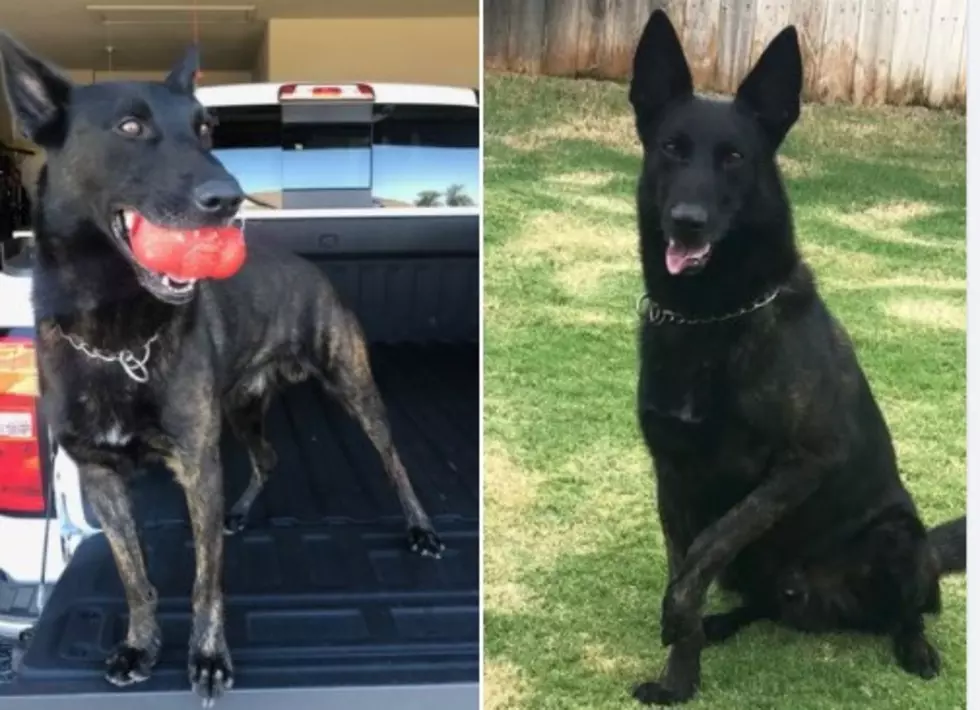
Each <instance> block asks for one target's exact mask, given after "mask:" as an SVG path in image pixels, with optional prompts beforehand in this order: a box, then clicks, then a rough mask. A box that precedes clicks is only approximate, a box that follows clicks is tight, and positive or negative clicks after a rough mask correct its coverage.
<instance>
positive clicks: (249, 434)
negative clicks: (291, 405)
mask: <svg viewBox="0 0 980 710" xmlns="http://www.w3.org/2000/svg"><path fill="white" fill-rule="evenodd" d="M270 399H271V395H270V393H269V391H266V392H263V393H262V394H261V395H258V396H255V397H250V398H248V399H246V400H245V401H244V402H242V403H240V404H236V405H235V407H234V408H233V409H232V408H229V409H228V410H227V411H226V412H225V416H226V417H227V420H228V426H229V427H230V429H231V430H232V432H233V433H234V434H235V436H236V437H237V438H238V439H239V440H240V441H241V442H242V444H244V445H245V449H246V450H247V451H248V458H249V462H250V463H251V466H252V475H251V476H250V477H249V481H248V487H247V488H246V489H245V491H244V492H243V493H242V495H241V497H240V498H239V499H238V500H237V501H236V502H235V504H234V505H233V506H232V508H231V510H230V511H229V512H228V515H227V516H226V517H225V534H227V535H234V534H235V533H239V532H241V531H242V530H243V529H244V528H245V524H246V522H247V520H248V514H249V511H250V510H251V509H252V504H253V503H255V499H256V498H258V496H259V493H261V492H262V489H263V488H264V487H265V482H266V481H267V480H268V478H269V473H270V472H271V471H272V469H273V468H275V467H276V452H275V450H273V448H272V444H270V443H269V442H268V440H267V439H266V438H265V414H266V410H267V409H268V406H269V400H270Z"/></svg>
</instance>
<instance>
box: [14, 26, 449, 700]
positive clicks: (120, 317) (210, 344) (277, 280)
mask: <svg viewBox="0 0 980 710" xmlns="http://www.w3.org/2000/svg"><path fill="white" fill-rule="evenodd" d="M0 55H2V57H3V60H4V61H3V74H4V78H5V80H6V91H7V98H8V101H9V105H10V106H11V107H12V111H13V113H14V117H15V118H16V120H17V122H18V123H19V126H20V128H21V130H22V131H23V133H24V134H25V135H26V136H28V137H29V138H30V139H32V140H33V141H34V142H35V143H36V144H38V145H39V146H41V147H42V148H43V149H44V150H45V152H46V157H47V162H46V165H45V167H44V169H43V171H42V172H41V175H40V178H39V184H38V190H37V194H38V199H37V205H36V214H35V225H34V227H35V236H36V247H37V257H36V264H35V267H34V280H33V301H34V306H35V312H36V315H37V325H38V331H39V336H38V342H37V352H38V360H39V368H40V378H41V385H42V392H43V395H42V397H43V406H44V410H45V412H46V415H47V420H48V422H49V423H50V426H51V429H52V431H53V434H54V437H55V439H56V441H57V444H58V445H59V446H61V447H63V448H64V449H65V451H66V452H67V453H68V454H69V455H70V456H71V457H72V459H74V461H75V462H76V463H77V464H78V467H79V471H80V474H81V479H82V482H83V486H84V489H85V492H86V495H87V497H88V499H89V501H90V502H91V504H92V506H93V508H94V510H95V512H96V514H97V516H98V518H99V520H100V521H101V523H102V528H103V530H104V532H105V536H106V539H107V540H108V543H109V545H110V546H111V548H112V553H113V555H114V557H115V561H116V565H117V567H118V570H119V574H120V577H121V579H122V582H123V586H124V587H125V591H126V598H127V601H128V605H129V629H128V632H127V634H126V638H125V640H124V641H123V642H122V643H121V644H120V645H119V646H118V647H117V648H116V649H115V650H114V651H113V652H112V654H111V656H110V657H109V659H108V661H107V663H108V670H107V672H106V678H107V679H108V680H109V681H110V682H111V683H113V684H115V685H118V686H124V685H128V684H131V683H136V682H139V681H143V680H146V679H147V678H148V677H149V674H150V670H151V668H152V667H153V665H154V663H155V662H156V660H157V656H158V653H159V650H160V631H159V627H158V625H157V621H156V618H155V611H156V603H157V595H156V591H155V590H154V587H153V584H152V583H151V582H150V580H149V579H148V578H147V572H146V565H145V562H144V558H143V552H142V551H141V547H140V541H139V538H138V535H137V524H136V521H135V520H134V519H133V511H132V506H131V502H130V496H129V493H128V491H127V479H129V478H130V476H131V475H132V474H133V473H134V472H135V470H136V469H137V467H138V466H139V465H140V464H141V463H142V462H144V461H145V460H147V459H151V458H152V459H157V460H162V461H163V462H164V463H165V464H166V465H167V466H168V467H169V468H170V470H171V471H172V472H173V475H174V476H175V478H176V480H177V482H178V483H179V484H180V485H181V486H182V487H183V489H184V492H185V494H186V499H187V507H188V511H189V517H190V523H191V528H192V531H193V537H194V549H195V557H196V577H195V581H194V589H193V623H192V633H191V638H190V659H189V674H190V681H191V684H192V686H193V687H194V689H195V690H196V692H197V693H198V694H200V695H201V696H202V697H203V698H204V702H205V704H206V705H207V704H210V702H212V701H213V700H214V699H215V698H216V697H218V696H220V695H221V693H222V692H223V690H225V689H227V688H230V687H231V685H232V678H233V675H232V673H233V671H232V661H231V657H230V655H229V652H228V646H227V644H226V641H225V634H224V605H223V600H222V593H221V566H222V540H223V536H222V524H223V519H224V514H225V510H224V499H223V495H222V471H221V467H220V463H219V457H218V440H219V436H220V433H221V422H222V415H225V416H226V418H227V421H228V422H229V425H230V427H231V429H232V430H233V431H234V433H235V434H237V435H238V437H239V438H241V439H242V441H243V442H244V444H245V445H246V447H247V449H248V452H249V454H250V458H251V462H252V472H253V475H252V478H251V481H250V484H249V486H248V488H247V490H246V491H245V493H244V494H243V495H242V497H241V499H240V500H239V501H238V502H237V503H235V505H234V506H233V508H232V510H231V514H230V516H229V519H228V520H227V523H226V527H227V528H229V529H230V531H232V532H233V531H235V530H238V529H240V528H241V526H242V525H243V524H244V521H245V518H246V516H247V514H248V511H249V508H250V507H251V505H252V503H253V501H254V500H255V498H256V496H257V495H258V494H259V491H260V490H261V489H262V486H263V483H264V481H265V479H266V475H267V473H268V472H269V470H270V469H271V468H272V467H273V465H274V462H275V454H274V452H273V450H272V448H271V447H270V445H269V443H268V442H267V441H266V438H265V436H264V433H263V420H264V416H265V412H266V407H267V405H268V404H269V400H270V397H271V396H272V394H273V393H274V391H275V387H274V386H275V385H276V384H281V383H282V382H284V381H285V382H295V381H298V380H302V379H304V378H306V377H313V378H315V379H316V380H319V381H320V382H321V383H322V385H323V386H324V387H325V388H326V390H327V391H328V392H330V393H331V394H332V395H335V396H336V397H337V398H338V399H339V400H340V401H341V402H342V403H343V405H344V406H345V407H346V409H347V411H348V412H349V413H350V414H351V415H352V416H353V417H354V418H355V419H356V420H357V421H358V422H359V423H360V425H361V426H362V427H363V429H364V431H365V432H366V433H367V435H368V437H369V438H370V439H371V441H372V443H373V444H374V446H375V447H376V448H377V450H378V452H379V453H380V455H381V459H382V461H383V464H384V468H385V470H386V471H387V474H388V477H389V478H390V479H391V481H392V483H393V484H394V486H395V488H396V490H397V492H398V496H399V498H400V501H401V504H402V508H403V510H404V513H405V516H406V519H407V523H408V529H409V543H410V545H411V547H412V549H413V550H415V551H417V552H420V553H421V554H423V555H433V556H439V554H440V552H441V551H442V549H443V545H442V543H441V542H440V540H439V538H438V536H437V535H436V533H435V531H434V530H433V528H432V525H431V523H430V521H429V518H428V516H427V515H426V513H425V511H424V510H423V508H422V505H421V504H420V503H419V500H418V498H417V497H416V495H415V493H414V491H413V489H412V485H411V483H410V482H409V479H408V476H407V474H406V472H405V469H404V467H403V466H402V463H401V461H400V459H399V456H398V453H397V452H396V450H395V446H394V444H393V443H392V438H391V435H390V433H389V426H388V422H387V418H386V413H385V407H384V405H383V403H382V401H381V398H380V397H379V395H378V392H377V389H376V387H375V384H374V381H373V378H372V374H371V368H370V365H369V361H368V351H367V348H366V346H365V341H364V337H363V335H362V332H361V329H360V327H359V325H358V323H357V321H356V320H355V318H354V316H353V315H352V314H351V313H350V312H349V311H348V310H347V309H346V308H344V307H343V306H342V305H341V303H340V302H339V301H338V299H337V296H336V295H335V293H334V291H333V289H332V288H331V286H330V284H329V283H328V282H327V280H326V279H325V278H324V276H323V275H322V273H321V272H320V271H319V270H318V269H317V268H316V267H315V266H314V265H313V264H312V263H310V262H307V261H305V260H303V259H302V258H300V257H298V256H294V255H291V254H283V253H278V252H272V251H267V250H265V249H262V250H260V249H259V248H255V247H254V246H253V248H252V249H250V252H249V257H248V259H247V261H246V263H245V265H244V267H243V268H242V269H241V271H239V272H238V273H237V274H236V275H234V276H233V277H231V278H229V279H227V280H223V281H200V282H197V283H195V282H183V283H182V282H178V281H175V280H174V279H172V278H169V277H167V276H164V275H161V274H157V273H154V272H151V271H149V270H147V269H146V268H144V267H143V266H141V265H140V264H139V263H138V262H137V261H136V259H135V258H134V256H133V252H132V250H131V248H130V242H129V232H128V226H129V224H130V216H131V215H132V214H133V213H134V212H135V213H139V214H141V215H143V217H145V218H146V219H148V220H149V221H150V222H152V223H155V224H158V225H163V226H165V227H171V228H176V229H194V228H201V227H207V226H215V225H225V224H227V223H228V222H229V221H230V220H231V219H232V218H233V217H234V215H235V214H236V213H237V211H238V208H239V206H240V204H241V202H242V199H243V197H244V195H243V193H242V190H241V188H240V186H239V184H238V183H237V181H236V180H235V179H234V178H233V177H232V176H231V175H230V174H229V173H228V172H227V171H226V170H225V169H224V168H223V167H222V165H221V164H220V162H219V161H218V160H217V159H216V158H215V157H214V156H213V155H212V153H211V152H210V142H211V126H212V121H211V119H210V117H209V116H208V113H207V111H206V110H205V109H204V108H203V107H202V106H201V104H199V103H198V102H197V100H196V99H195V98H194V77H195V74H196V69H197V64H198V61H197V53H196V51H195V50H191V51H189V52H188V53H187V54H186V56H185V57H183V59H182V60H181V61H180V62H178V64H177V65H176V66H175V67H174V68H173V70H172V71H171V73H170V74H169V75H168V76H167V77H166V80H165V81H163V82H105V83H97V84H93V85H87V86H80V85H74V84H73V83H72V82H71V81H70V80H69V79H67V78H66V77H64V76H63V75H62V74H61V73H60V72H58V71H57V70H55V69H54V68H52V67H51V66H49V65H48V64H47V63H45V62H44V61H42V60H41V59H39V58H37V57H35V56H33V55H32V54H31V53H30V52H28V51H27V50H26V49H25V48H24V47H23V46H21V45H20V44H18V43H17V42H15V41H14V40H12V39H11V38H10V37H8V36H6V35H3V34H0Z"/></svg>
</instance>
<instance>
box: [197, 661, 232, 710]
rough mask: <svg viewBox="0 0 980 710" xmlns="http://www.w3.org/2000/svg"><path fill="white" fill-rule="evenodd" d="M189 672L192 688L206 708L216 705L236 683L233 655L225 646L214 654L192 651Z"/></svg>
mask: <svg viewBox="0 0 980 710" xmlns="http://www.w3.org/2000/svg"><path fill="white" fill-rule="evenodd" d="M187 670H188V673H189V675H190V680H191V687H192V688H193V689H194V692H196V693H197V694H198V696H199V697H200V698H201V701H202V705H203V706H204V707H206V708H209V707H211V706H212V705H214V702H215V701H216V700H217V699H218V698H220V697H221V695H222V694H223V693H224V692H225V691H226V690H231V686H232V685H234V682H235V675H234V670H233V668H232V664H231V654H230V653H228V649H227V648H226V647H224V646H222V647H221V648H220V649H219V650H218V651H216V652H214V653H206V652H204V651H201V650H197V651H191V657H190V661H189V663H188V669H187Z"/></svg>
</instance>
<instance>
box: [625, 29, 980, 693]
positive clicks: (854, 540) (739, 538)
mask: <svg viewBox="0 0 980 710" xmlns="http://www.w3.org/2000/svg"><path fill="white" fill-rule="evenodd" d="M802 83H803V69H802V60H801V57H800V48H799V45H798V41H797V35H796V32H795V30H794V29H793V28H786V29H784V30H783V31H782V32H781V33H779V34H778V35H777V36H776V37H775V39H773V40H772V42H771V43H770V44H769V46H768V47H767V48H766V50H765V51H764V52H763V54H762V56H761V57H760V58H759V60H758V63H757V64H756V65H755V67H754V68H753V69H752V70H751V71H750V72H749V74H748V75H747V76H746V78H745V79H744V81H743V82H742V84H741V86H740V87H739V89H738V92H737V93H736V96H735V99H734V100H733V101H712V100H707V99H704V98H699V97H696V96H695V95H694V91H693V85H692V80H691V72H690V70H689V68H688V65H687V62H686V60H685V58H684V54H683V50H682V48H681V45H680V42H679V40H678V38H677V34H676V33H675V31H674V29H673V27H672V26H671V24H670V21H669V20H668V19H667V16H666V14H664V13H663V12H662V11H659V10H658V11H656V12H655V13H654V14H653V15H652V16H651V18H650V20H649V22H648V24H647V26H646V28H645V30H644V32H643V35H642V37H641V39H640V42H639V45H638V46H637V49H636V55H635V59H634V68H633V78H632V83H631V85H630V93H629V98H630V102H631V103H632V105H633V109H634V111H635V114H636V126H637V131H638V133H639V137H640V141H641V143H642V146H643V169H642V173H641V176H640V181H639V187H638V190H637V209H638V222H639V232H640V253H641V262H642V270H643V279H644V284H645V286H646V296H645V298H644V300H643V301H642V303H643V308H642V322H641V325H640V334H639V354H640V376H639V384H638V393H637V406H638V415H639V420H640V425H641V428H642V431H643V435H644V439H645V441H646V444H647V447H648V448H649V450H650V453H651V455H652V457H653V460H654V463H655V467H656V472H657V493H658V496H657V505H658V508H659V513H660V520H661V523H662V526H663V531H664V538H665V540H666V544H667V561H668V574H669V579H668V580H667V590H666V593H665V595H664V599H663V609H662V615H661V634H662V639H661V640H662V642H663V643H664V645H667V646H670V652H669V655H668V659H667V665H666V668H665V669H664V671H663V674H662V675H661V676H660V677H659V678H658V679H656V680H651V681H649V682H646V683H642V684H640V685H638V686H637V687H636V688H635V689H634V696H635V697H636V698H637V699H638V700H640V701H641V702H644V703H653V704H661V705H670V704H675V703H681V702H685V701H687V700H689V699H691V698H692V697H693V696H694V694H695V693H696V691H697V688H698V685H699V683H700V669H701V650H702V648H703V647H704V646H705V644H707V643H713V642H720V641H722V640H724V639H726V638H728V637H729V636H731V635H732V634H734V633H736V632H737V631H738V629H740V628H741V627H743V626H744V625H746V624H748V623H751V622H753V621H755V620H757V619H771V620H774V621H777V622H781V623H784V624H787V625H790V626H792V627H795V628H798V629H802V630H808V631H829V630H834V629H850V630H858V631H865V632H870V633H876V634H883V635H888V636H890V637H891V640H892V645H893V649H894V653H895V657H896V659H897V660H898V662H899V664H900V665H901V666H902V668H904V669H905V670H906V671H908V672H909V673H912V674H915V675H917V676H920V677H922V678H927V679H928V678H933V677H934V676H936V675H937V674H938V673H939V670H940V658H939V653H938V652H937V651H936V649H935V648H934V647H933V646H932V644H931V643H930V642H929V640H928V639H927V638H926V635H925V632H924V624H923V614H925V613H933V612H938V611H939V608H940V588H939V579H940V576H941V575H942V574H945V573H948V572H953V571H962V570H964V568H965V566H966V519H965V517H964V518H958V519H956V520H953V521H950V522H948V523H944V524H942V525H940V526H938V527H936V528H933V529H932V530H927V529H926V527H925V526H924V525H923V523H922V521H921V520H920V518H919V515H918V513H917V511H916V507H915V505H914V503H913V501H912V499H911V497H910V496H909V494H908V492H907V491H906V489H905V487H904V486H903V484H902V481H901V479H900V477H899V473H898V467H897V465H896V461H895V452H894V449H893V446H892V441H891V436H890V434H889V431H888V427H887V425H886V423H885V420H884V418H883V416H882V414H881V411H880V410H879V408H878V405H877V404H876V402H875V399H874V396H873V395H872V392H871V388H870V387H869V384H868V381H867V379H866V378H865V376H864V373H863V372H862V369H861V366H860V364H859V362H858V359H857V356H856V354H855V352H854V348H853V346H852V345H851V342H850V339H849V338H848V336H847V334H846V332H845V331H844V328H843V327H842V326H841V325H840V323H838V322H837V320H836V319H835V318H834V317H833V315H831V313H830V312H829V311H828V310H827V307H826V305H825V304H824V302H823V300H822V299H821V298H820V295H819V293H818V291H817V287H816V285H815V282H814V280H813V277H812V275H811V273H810V270H809V269H808V268H807V266H806V264H805V263H804V262H803V261H802V260H801V258H800V256H799V253H798V251H797V248H796V243H795V237H794V233H793V220H792V213H791V208H790V204H789V200H788V198H787V195H786V193H785V190H784V189H783V185H782V181H781V178H780V175H779V171H778V169H777V167H776V161H775V155H776V152H777V150H778V148H779V146H780V145H781V143H782V141H783V139H784V137H785V136H786V134H787V132H788V131H789V130H790V128H791V127H792V126H793V124H794V123H795V122H796V119H797V118H798V117H799V113H800V92H801V88H802ZM859 187H860V186H855V188H859ZM715 580H718V581H719V582H720V583H721V585H722V586H723V587H725V588H727V589H729V590H731V591H734V592H736V593H738V594H739V595H740V596H741V598H742V602H743V604H742V606H740V607H737V608H735V609H733V610H732V611H730V612H727V613H725V614H720V615H715V616H709V617H707V618H704V619H702V617H701V607H702V604H703V602H704V599H705V594H706V592H707V589H708V586H709V585H710V584H711V583H712V582H713V581H715Z"/></svg>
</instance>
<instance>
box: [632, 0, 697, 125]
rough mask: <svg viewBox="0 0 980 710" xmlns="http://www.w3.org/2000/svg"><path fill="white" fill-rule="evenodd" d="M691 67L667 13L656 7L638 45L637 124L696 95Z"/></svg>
mask: <svg viewBox="0 0 980 710" xmlns="http://www.w3.org/2000/svg"><path fill="white" fill-rule="evenodd" d="M693 93H694V82H693V81H692V80H691V69H690V67H688V65H687V59H685V57H684V48H683V47H681V41H680V39H678V37H677V32H676V31H675V30H674V26H673V25H672V24H671V23H670V19H669V18H668V17H667V13H665V12H664V11H663V10H655V11H654V12H653V14H652V15H650V19H649V20H647V26H646V27H644V28H643V34H642V35H641V36H640V41H639V43H638V44H637V45H636V53H635V54H634V55H633V78H632V80H631V81H630V103H631V104H633V110H634V111H635V112H636V119H637V123H638V124H645V123H647V122H649V121H651V120H655V119H656V118H657V117H658V116H659V115H660V113H661V112H662V111H663V110H664V108H666V106H667V105H668V104H669V103H671V102H672V101H674V100H675V99H680V98H684V97H688V96H691V95H693Z"/></svg>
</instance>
